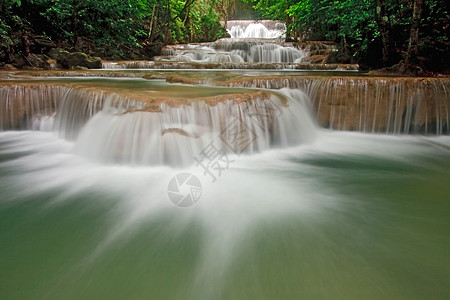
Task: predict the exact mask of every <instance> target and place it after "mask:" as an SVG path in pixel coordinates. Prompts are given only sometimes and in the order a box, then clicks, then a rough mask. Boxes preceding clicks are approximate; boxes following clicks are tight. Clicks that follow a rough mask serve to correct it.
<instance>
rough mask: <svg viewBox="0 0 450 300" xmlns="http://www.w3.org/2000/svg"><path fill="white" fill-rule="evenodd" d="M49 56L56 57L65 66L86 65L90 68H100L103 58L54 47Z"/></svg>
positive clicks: (68, 67) (67, 67)
mask: <svg viewBox="0 0 450 300" xmlns="http://www.w3.org/2000/svg"><path fill="white" fill-rule="evenodd" d="M49 56H50V57H52V58H54V59H56V62H57V63H58V64H60V65H61V66H62V67H63V68H66V69H70V68H73V67H86V68H88V69H100V68H101V67H102V60H101V58H100V57H91V56H89V55H87V54H85V53H82V52H68V51H66V50H63V49H52V50H51V51H50V52H49Z"/></svg>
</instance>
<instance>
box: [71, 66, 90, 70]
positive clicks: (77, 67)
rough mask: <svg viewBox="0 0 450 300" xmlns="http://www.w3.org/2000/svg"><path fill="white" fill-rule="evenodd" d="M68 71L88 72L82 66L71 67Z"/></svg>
mask: <svg viewBox="0 0 450 300" xmlns="http://www.w3.org/2000/svg"><path fill="white" fill-rule="evenodd" d="M70 69H71V70H83V71H86V70H89V69H88V68H86V67H83V66H71V67H70Z"/></svg>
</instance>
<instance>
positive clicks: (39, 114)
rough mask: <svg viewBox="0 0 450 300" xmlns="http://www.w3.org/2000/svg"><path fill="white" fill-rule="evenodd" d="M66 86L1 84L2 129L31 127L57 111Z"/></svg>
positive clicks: (0, 120) (0, 127)
mask: <svg viewBox="0 0 450 300" xmlns="http://www.w3.org/2000/svg"><path fill="white" fill-rule="evenodd" d="M67 89H68V88H67V87H65V86H45V85H38V84H27V85H4V86H0V130H2V131H3V130H24V129H31V128H32V127H33V124H34V126H37V127H39V126H38V125H36V123H39V122H40V121H41V120H42V121H43V122H45V119H46V118H47V117H48V116H51V115H52V114H53V113H54V112H55V111H56V106H57V105H58V102H59V100H60V99H61V98H62V96H63V95H64V93H65V92H66V91H67Z"/></svg>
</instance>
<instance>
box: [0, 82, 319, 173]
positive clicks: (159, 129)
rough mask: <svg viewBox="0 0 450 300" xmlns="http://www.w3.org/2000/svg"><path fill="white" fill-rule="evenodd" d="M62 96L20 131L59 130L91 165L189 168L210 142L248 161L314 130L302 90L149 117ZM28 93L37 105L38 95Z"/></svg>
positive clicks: (117, 105)
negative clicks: (258, 153)
mask: <svg viewBox="0 0 450 300" xmlns="http://www.w3.org/2000/svg"><path fill="white" fill-rule="evenodd" d="M52 89H55V90H56V91H58V92H59V88H58V87H51V88H50V89H49V92H47V93H43V95H46V94H51V91H52ZM65 89H66V91H65V93H64V95H62V96H61V100H60V101H58V103H57V105H55V106H56V107H57V108H56V110H47V112H46V114H39V118H33V122H30V123H29V124H28V125H27V126H26V127H20V128H21V129H34V130H43V131H55V132H57V134H58V135H59V136H60V137H63V138H65V139H67V140H73V141H75V148H74V149H75V152H76V153H78V154H80V155H82V156H84V157H88V158H90V159H92V160H94V161H100V162H107V163H122V164H132V165H170V166H188V165H191V164H193V163H194V158H195V156H196V155H197V154H198V153H200V152H201V151H202V149H205V148H206V147H207V146H208V145H209V144H211V143H213V144H214V146H215V147H217V148H218V149H220V150H221V151H224V153H230V154H233V153H237V154H241V153H247V154H250V153H257V152H261V151H264V150H268V149H271V148H284V147H289V146H294V145H298V144H301V143H302V142H306V141H309V140H311V139H312V138H313V137H314V135H315V131H316V125H315V124H314V121H313V120H312V118H311V116H310V108H309V102H308V98H307V96H306V95H305V94H304V93H303V92H301V91H295V90H288V89H285V90H281V91H279V95H277V94H273V95H272V96H271V97H270V98H269V99H260V98H256V99H254V100H252V101H251V102H243V103H235V101H234V99H233V98H230V100H227V101H225V102H219V103H217V104H216V105H209V104H206V103H204V102H202V101H192V102H191V103H190V105H181V106H180V107H171V106H169V105H167V104H164V103H163V104H161V105H160V108H159V111H158V112H150V111H143V109H144V108H145V103H143V102H139V101H135V100H130V99H127V98H123V97H120V96H118V95H116V94H105V93H102V92H86V91H85V90H83V89H70V88H65ZM17 90H18V89H17V87H8V88H3V89H2V93H3V94H5V95H7V96H8V97H6V99H11V100H12V101H15V100H16V99H13V98H15V97H22V94H21V93H19V94H18V95H16V94H15V92H16V91H17ZM19 90H20V89H19ZM31 94H33V95H35V96H36V101H39V94H38V93H31ZM41 94H42V93H41ZM53 98H55V97H53ZM286 100H287V103H286ZM31 107H32V106H31ZM22 115H28V114H27V112H22V114H19V115H18V116H17V117H16V119H19V120H20V119H22V118H23V117H22ZM1 121H2V123H5V124H7V122H6V121H8V122H10V121H11V120H9V119H7V120H3V119H2V120H1ZM10 123H17V120H12V121H11V122H10ZM7 127H9V128H11V126H7Z"/></svg>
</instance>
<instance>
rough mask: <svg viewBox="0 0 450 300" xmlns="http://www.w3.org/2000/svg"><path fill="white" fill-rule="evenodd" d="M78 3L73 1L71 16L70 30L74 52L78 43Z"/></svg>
mask: <svg viewBox="0 0 450 300" xmlns="http://www.w3.org/2000/svg"><path fill="white" fill-rule="evenodd" d="M77 15H78V3H77V0H74V1H73V14H72V28H73V47H74V48H75V50H76V47H77V42H78V17H77Z"/></svg>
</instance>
